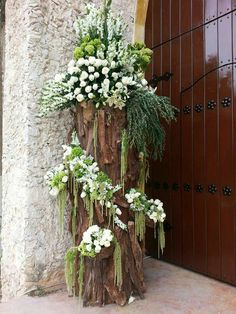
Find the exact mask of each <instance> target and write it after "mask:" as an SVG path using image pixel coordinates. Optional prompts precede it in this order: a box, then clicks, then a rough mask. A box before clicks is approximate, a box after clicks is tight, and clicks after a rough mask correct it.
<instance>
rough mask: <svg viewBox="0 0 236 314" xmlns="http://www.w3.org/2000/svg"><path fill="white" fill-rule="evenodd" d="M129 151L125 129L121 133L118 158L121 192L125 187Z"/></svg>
mask: <svg viewBox="0 0 236 314" xmlns="http://www.w3.org/2000/svg"><path fill="white" fill-rule="evenodd" d="M128 151H129V139H128V136H127V132H126V130H123V132H122V135H121V158H120V180H121V184H122V187H123V193H124V189H125V186H124V185H125V174H126V171H127V165H128V163H127V160H128Z"/></svg>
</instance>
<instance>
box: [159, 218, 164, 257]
mask: <svg viewBox="0 0 236 314" xmlns="http://www.w3.org/2000/svg"><path fill="white" fill-rule="evenodd" d="M164 248H165V231H164V225H163V223H162V222H159V224H158V258H159V257H160V250H161V252H162V254H163V250H164Z"/></svg>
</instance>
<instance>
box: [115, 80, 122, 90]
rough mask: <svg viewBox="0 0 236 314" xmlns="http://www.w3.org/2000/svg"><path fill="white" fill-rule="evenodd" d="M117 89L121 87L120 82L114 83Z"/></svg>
mask: <svg viewBox="0 0 236 314" xmlns="http://www.w3.org/2000/svg"><path fill="white" fill-rule="evenodd" d="M115 86H116V87H117V88H118V89H121V88H122V87H123V84H122V83H121V82H117V83H116V85H115Z"/></svg>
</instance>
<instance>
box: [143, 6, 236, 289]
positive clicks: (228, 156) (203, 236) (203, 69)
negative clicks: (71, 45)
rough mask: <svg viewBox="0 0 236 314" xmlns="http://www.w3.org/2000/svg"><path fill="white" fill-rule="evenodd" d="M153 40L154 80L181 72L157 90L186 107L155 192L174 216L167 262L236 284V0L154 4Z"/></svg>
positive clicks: (157, 166)
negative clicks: (165, 74) (155, 77)
mask: <svg viewBox="0 0 236 314" xmlns="http://www.w3.org/2000/svg"><path fill="white" fill-rule="evenodd" d="M146 43H147V45H148V46H149V47H151V48H152V49H153V53H154V58H153V63H152V66H151V67H150V69H149V71H148V73H147V76H148V77H149V78H151V77H152V76H153V75H154V74H157V75H161V74H163V73H165V72H171V73H173V77H172V78H171V79H170V80H169V81H163V82H161V83H159V85H158V89H157V93H158V94H160V95H167V96H169V97H170V98H171V101H172V104H173V105H175V106H176V107H178V108H179V110H180V112H179V114H178V117H177V122H176V123H172V124H171V126H166V134H167V140H166V150H165V155H164V157H163V160H162V161H161V162H159V161H156V162H152V163H151V171H150V174H151V177H150V182H149V184H148V187H147V194H149V196H152V197H159V198H160V199H162V200H163V202H164V204H165V210H166V212H167V224H166V228H165V229H166V249H165V253H164V256H163V259H164V260H166V261H169V262H172V263H175V264H178V265H181V266H183V267H186V268H189V269H192V270H194V271H197V272H200V273H203V274H207V275H209V276H211V277H214V278H217V279H220V280H222V281H225V282H228V283H232V284H236V212H235V211H236V208H235V207H236V205H235V204H236V199H235V192H236V191H235V187H236V186H235V185H236V112H235V111H236V110H235V95H236V90H235V85H236V0H218V1H217V0H205V1H204V0H150V3H149V9H148V18H147V23H146ZM156 247H157V245H156V240H154V239H153V237H152V233H149V234H148V237H147V249H148V251H149V253H150V254H152V255H153V256H155V255H156Z"/></svg>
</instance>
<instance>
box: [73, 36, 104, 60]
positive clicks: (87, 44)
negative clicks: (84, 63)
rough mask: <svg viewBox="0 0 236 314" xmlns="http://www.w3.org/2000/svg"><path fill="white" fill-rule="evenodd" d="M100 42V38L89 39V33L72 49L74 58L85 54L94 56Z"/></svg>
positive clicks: (76, 58) (82, 56)
mask: <svg viewBox="0 0 236 314" xmlns="http://www.w3.org/2000/svg"><path fill="white" fill-rule="evenodd" d="M101 46H102V42H101V39H100V38H94V39H91V38H90V36H89V35H87V36H85V37H83V38H82V40H81V42H80V46H79V47H76V48H75V49H74V59H75V60H76V61H77V60H78V59H79V58H84V57H86V56H96V53H97V51H98V50H99V49H100V48H101Z"/></svg>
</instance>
